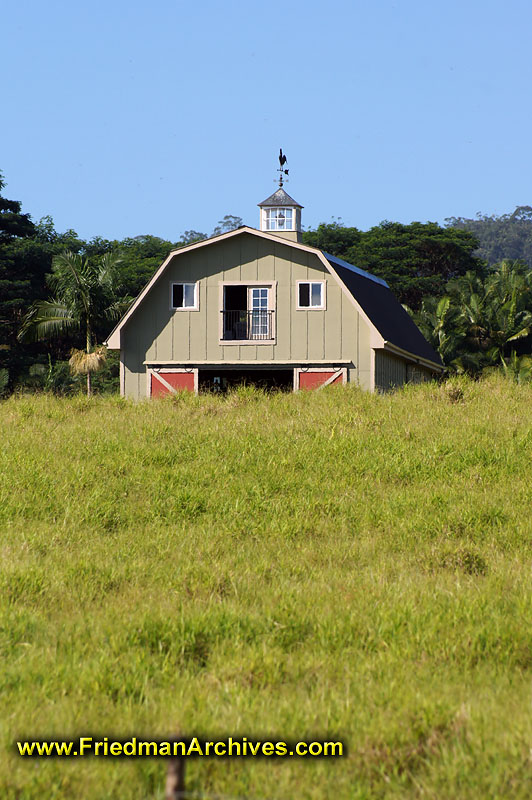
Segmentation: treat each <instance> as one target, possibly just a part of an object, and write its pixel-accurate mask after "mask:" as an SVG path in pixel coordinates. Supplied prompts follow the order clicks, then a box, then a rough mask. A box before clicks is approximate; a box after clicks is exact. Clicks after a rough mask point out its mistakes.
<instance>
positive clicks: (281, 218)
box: [264, 208, 294, 231]
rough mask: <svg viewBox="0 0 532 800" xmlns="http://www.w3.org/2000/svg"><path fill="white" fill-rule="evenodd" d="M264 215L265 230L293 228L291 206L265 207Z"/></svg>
mask: <svg viewBox="0 0 532 800" xmlns="http://www.w3.org/2000/svg"><path fill="white" fill-rule="evenodd" d="M264 216H265V221H266V230H267V231H293V230H294V209H293V208H266V209H265V213H264Z"/></svg>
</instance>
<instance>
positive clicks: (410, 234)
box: [347, 222, 483, 310]
mask: <svg viewBox="0 0 532 800" xmlns="http://www.w3.org/2000/svg"><path fill="white" fill-rule="evenodd" d="M477 247H478V242H477V240H476V239H475V237H474V236H473V234H471V233H469V231H466V230H458V229H455V228H442V227H441V226H440V225H438V224H437V223H435V222H412V223H410V224H409V225H403V224H401V223H399V222H382V223H381V224H380V225H378V226H376V227H374V228H371V229H370V230H369V231H366V232H364V233H362V235H361V237H360V241H359V242H358V244H355V245H353V247H351V248H350V249H349V250H348V253H347V256H348V260H349V261H350V262H351V263H353V264H356V266H358V267H361V268H362V269H365V270H368V272H372V273H373V274H374V275H377V276H378V277H379V278H384V280H385V281H386V282H387V283H388V285H389V286H390V289H391V290H392V291H393V292H394V294H395V295H396V297H397V298H398V299H399V301H400V302H401V303H406V304H407V305H408V306H410V308H412V309H414V310H417V309H419V308H420V306H421V302H422V300H423V298H424V297H429V296H433V295H440V296H441V295H442V294H443V293H444V291H445V286H446V284H447V282H448V281H449V280H451V279H452V278H456V277H459V276H460V275H464V274H465V273H466V272H468V271H473V272H475V273H478V274H482V272H483V263H482V262H481V261H480V259H478V258H476V257H475V256H474V255H473V254H474V251H475V250H476V248H477Z"/></svg>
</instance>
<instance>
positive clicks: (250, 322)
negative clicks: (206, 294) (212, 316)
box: [221, 309, 275, 342]
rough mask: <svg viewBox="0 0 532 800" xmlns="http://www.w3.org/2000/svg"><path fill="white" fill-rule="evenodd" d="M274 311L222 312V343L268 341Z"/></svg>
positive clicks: (271, 330)
mask: <svg viewBox="0 0 532 800" xmlns="http://www.w3.org/2000/svg"><path fill="white" fill-rule="evenodd" d="M274 313H275V312H274V311H269V310H265V309H255V310H252V311H222V312H221V314H222V331H223V334H222V339H223V340H224V341H239V342H253V341H268V340H271V339H273V338H274V336H273V315H274Z"/></svg>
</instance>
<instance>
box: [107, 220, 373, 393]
mask: <svg viewBox="0 0 532 800" xmlns="http://www.w3.org/2000/svg"><path fill="white" fill-rule="evenodd" d="M299 280H324V281H325V282H326V309H325V310H312V311H302V310H297V308H296V306H297V297H296V292H297V281H299ZM180 281H183V282H196V281H197V282H198V291H199V310H198V311H188V310H183V311H181V310H171V309H170V284H171V283H172V282H180ZM225 281H240V282H248V281H264V282H265V283H266V282H268V281H271V282H275V285H274V289H273V291H274V293H275V303H274V308H275V315H274V316H275V326H276V340H275V342H274V343H273V344H256V343H251V344H230V343H226V342H221V341H220V317H221V314H220V312H221V302H222V293H221V284H222V282H225ZM369 338H370V332H369V327H368V325H367V323H366V322H365V321H364V320H363V319H362V318H361V317H360V316H359V314H358V312H357V310H356V309H355V307H354V306H353V303H352V302H351V301H350V299H349V298H348V297H346V295H345V293H344V292H343V291H342V289H341V288H340V286H339V285H338V284H337V282H336V280H335V279H334V278H333V277H332V276H331V275H330V274H329V273H328V272H327V271H326V270H325V268H324V267H323V265H322V264H321V262H320V260H319V258H318V257H317V256H316V255H315V254H313V253H307V252H305V251H301V250H296V249H295V248H294V249H293V248H291V247H290V245H289V244H284V243H282V242H279V243H277V242H272V241H269V240H266V239H263V238H261V237H258V236H253V235H251V234H242V235H240V236H235V237H232V238H230V239H226V240H225V241H222V242H219V243H215V244H212V245H208V246H206V247H204V248H198V249H196V250H192V251H189V252H188V253H183V254H182V255H176V256H175V257H174V259H173V260H172V262H170V264H169V265H168V267H167V269H166V272H165V274H164V275H163V276H162V277H161V279H160V280H159V281H158V282H157V284H155V286H154V287H153V288H152V290H151V292H150V294H149V295H148V296H147V297H146V299H145V300H144V302H143V303H142V304H141V305H140V306H139V307H138V309H137V310H136V311H135V313H134V314H133V315H132V317H131V318H130V320H129V321H128V322H127V324H126V325H125V327H124V329H123V331H122V344H123V359H124V385H125V393H126V395H129V396H133V397H145V396H146V377H145V373H146V366H145V365H144V363H143V362H144V361H146V360H150V361H159V362H162V361H165V362H166V361H167V362H174V363H176V362H182V361H183V362H190V361H192V362H198V361H200V362H201V361H236V362H239V361H241V362H253V361H257V360H258V361H270V360H271V361H273V362H275V361H276V360H282V361H291V360H294V361H298V360H304V361H308V360H313V359H315V360H317V361H323V360H325V359H327V360H328V359H330V360H331V361H334V360H335V359H343V360H349V361H352V364H351V366H350V367H349V373H348V374H349V377H348V379H349V381H360V383H361V384H362V385H363V386H366V388H370V370H371V352H370V347H369Z"/></svg>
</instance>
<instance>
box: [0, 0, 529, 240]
mask: <svg viewBox="0 0 532 800" xmlns="http://www.w3.org/2000/svg"><path fill="white" fill-rule="evenodd" d="M531 30H532V4H531V3H530V2H529V0H526V1H525V0H506V2H502V0H483V2H480V0H462V2H458V0H448V1H447V2H445V3H443V2H431V1H430V0H423V2H422V1H421V0H351V2H348V0H329V2H327V3H324V2H316V0H306V2H301V0H290V2H281V0H269V2H267V3H265V2H261V3H252V2H249V0H248V2H237V0H225V2H219V0H217V1H216V2H215V1H214V0H196V2H195V3H194V2H181V1H180V0H151V2H150V3H147V2H139V1H138V0H128V2H125V0H107V2H102V0H91V2H87V3H70V2H67V1H66V0H61V1H60V0H47V2H46V3H43V2H41V0H18V2H17V3H9V4H5V5H4V7H3V9H2V55H3V59H2V60H3V64H4V82H3V91H2V95H3V96H2V104H1V108H2V123H1V127H0V130H1V140H2V152H1V156H0V169H1V170H2V171H3V173H4V178H5V180H6V181H7V187H6V189H5V190H4V195H5V196H6V197H9V198H10V199H17V200H20V201H22V204H23V209H24V210H25V211H27V212H29V213H30V214H31V215H32V218H33V219H35V220H37V219H39V218H40V217H42V216H44V215H46V214H50V215H51V216H52V217H53V219H54V222H55V225H56V228H57V229H58V230H65V229H66V228H74V229H75V230H77V231H78V233H79V234H80V235H81V236H82V237H84V238H91V237H92V236H96V235H100V236H103V237H105V238H123V237H125V236H136V235H140V234H148V233H150V234H154V235H157V236H162V237H165V238H168V239H170V240H173V241H175V240H177V239H179V237H180V236H181V234H182V233H183V232H184V231H185V230H188V229H192V228H193V229H195V230H199V231H203V232H205V233H210V231H211V230H212V228H213V227H214V226H215V225H216V223H217V222H218V220H219V219H221V218H222V217H223V216H224V215H225V214H234V215H237V216H241V217H242V218H243V219H244V222H245V223H247V224H250V225H252V226H254V227H256V226H257V225H258V209H257V208H256V204H257V203H258V202H260V201H261V200H263V199H264V198H265V197H266V196H267V195H269V194H270V193H271V192H272V191H274V189H275V185H274V178H275V174H276V172H275V170H276V168H277V166H278V164H277V154H278V151H279V147H282V148H283V150H284V151H285V153H286V154H287V156H288V165H287V166H289V168H290V183H289V184H288V185H287V187H286V188H287V190H288V192H289V193H290V194H291V195H292V196H293V197H294V198H295V199H296V200H297V201H298V202H300V203H301V204H302V205H304V206H305V209H304V211H303V222H304V225H305V226H306V227H309V226H311V227H314V226H316V225H317V224H318V223H319V222H320V221H330V220H331V219H332V218H333V217H334V218H336V217H341V218H342V220H343V222H344V224H346V225H355V226H357V227H359V228H361V229H367V228H368V227H371V226H372V225H376V224H378V223H379V222H380V221H382V220H384V219H389V220H398V221H401V222H411V221H412V220H421V221H426V220H436V221H439V222H442V221H443V220H444V219H445V218H446V217H448V216H453V215H454V216H474V215H475V214H476V212H479V211H480V212H482V213H488V214H492V213H497V214H500V213H505V212H508V211H512V210H513V209H514V207H515V206H516V205H528V204H532V162H531V157H530V130H531V122H532V104H531V102H530V91H531V85H532V83H531V78H532V74H531V73H532V60H531V58H530V35H531V33H530V32H531Z"/></svg>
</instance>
